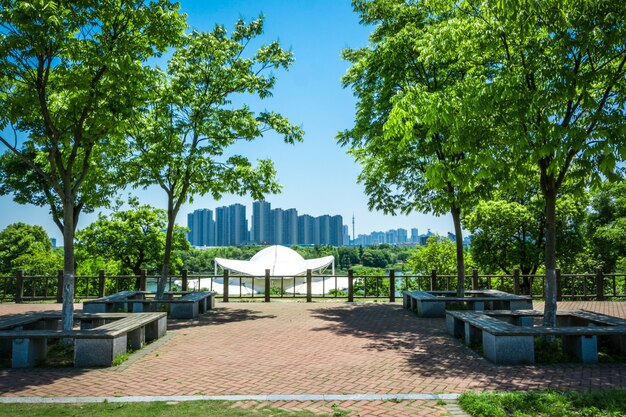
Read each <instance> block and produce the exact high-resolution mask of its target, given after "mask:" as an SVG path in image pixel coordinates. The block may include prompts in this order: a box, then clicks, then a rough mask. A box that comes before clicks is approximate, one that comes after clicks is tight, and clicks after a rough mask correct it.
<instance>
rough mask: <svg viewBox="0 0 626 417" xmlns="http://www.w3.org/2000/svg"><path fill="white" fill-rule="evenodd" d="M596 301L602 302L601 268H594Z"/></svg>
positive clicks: (602, 274)
mask: <svg viewBox="0 0 626 417" xmlns="http://www.w3.org/2000/svg"><path fill="white" fill-rule="evenodd" d="M596 300H598V301H602V300H604V272H602V268H596Z"/></svg>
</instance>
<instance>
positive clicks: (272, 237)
mask: <svg viewBox="0 0 626 417" xmlns="http://www.w3.org/2000/svg"><path fill="white" fill-rule="evenodd" d="M284 217H285V211H284V210H283V209H280V208H276V209H272V211H270V228H269V229H270V233H269V240H268V242H269V243H272V244H274V245H282V244H283V243H284V238H285V236H284V232H285V224H284Z"/></svg>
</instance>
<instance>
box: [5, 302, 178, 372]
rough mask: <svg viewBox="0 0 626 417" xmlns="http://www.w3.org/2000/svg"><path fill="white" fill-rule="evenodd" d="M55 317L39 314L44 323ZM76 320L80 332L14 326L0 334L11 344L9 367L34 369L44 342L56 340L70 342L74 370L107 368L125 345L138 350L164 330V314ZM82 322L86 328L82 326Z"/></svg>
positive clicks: (45, 347)
mask: <svg viewBox="0 0 626 417" xmlns="http://www.w3.org/2000/svg"><path fill="white" fill-rule="evenodd" d="M55 318H56V319H57V321H58V320H59V319H60V315H45V314H44V315H41V321H44V322H45V321H46V320H51V319H55ZM76 318H77V319H78V320H81V329H80V330H71V331H67V330H60V329H58V328H39V329H23V328H22V327H21V326H16V327H13V328H12V330H2V331H0V340H10V341H12V346H11V348H12V349H11V351H12V366H13V367H14V368H21V367H33V366H35V365H36V364H37V363H38V362H40V361H41V360H43V359H45V357H46V354H47V350H48V339H57V338H63V339H73V341H74V366H75V367H92V366H111V364H112V363H113V360H114V359H115V357H116V356H118V355H119V354H123V353H126V350H127V346H128V345H130V346H131V348H132V349H140V348H141V346H142V345H143V344H145V343H146V342H149V341H153V340H156V339H158V338H160V337H162V336H163V335H164V334H165V332H166V330H167V315H166V313H138V314H128V313H126V314H116V313H113V314H111V313H102V314H78V315H76ZM83 321H85V323H88V325H87V326H83ZM107 321H108V322H107ZM99 324H100V325H99ZM57 327H58V324H57Z"/></svg>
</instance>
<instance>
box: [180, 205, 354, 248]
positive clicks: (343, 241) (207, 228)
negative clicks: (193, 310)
mask: <svg viewBox="0 0 626 417" xmlns="http://www.w3.org/2000/svg"><path fill="white" fill-rule="evenodd" d="M187 228H188V229H189V232H188V233H187V240H188V241H189V242H190V243H191V245H192V246H199V247H201V246H239V245H243V244H270V245H272V244H273V245H332V246H343V245H347V244H349V243H350V237H349V236H348V235H347V234H346V232H347V229H346V226H345V225H344V224H343V218H342V216H340V215H332V216H331V215H329V214H323V215H321V216H317V217H313V216H311V215H309V214H301V215H298V210H297V209H295V208H289V209H282V208H280V207H276V208H272V206H271V204H270V203H268V202H267V201H255V202H253V203H252V214H251V217H250V220H248V217H247V215H246V206H244V205H242V204H232V205H230V206H222V207H216V208H215V217H214V216H213V210H211V209H209V208H201V209H196V210H194V211H193V212H190V213H187Z"/></svg>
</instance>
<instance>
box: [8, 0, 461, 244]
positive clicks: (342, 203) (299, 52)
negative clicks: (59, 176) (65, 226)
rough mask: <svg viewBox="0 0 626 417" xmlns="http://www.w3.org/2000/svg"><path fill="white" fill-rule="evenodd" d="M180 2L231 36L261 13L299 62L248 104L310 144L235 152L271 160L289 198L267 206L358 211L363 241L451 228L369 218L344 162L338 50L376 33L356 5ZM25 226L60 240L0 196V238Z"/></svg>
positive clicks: (263, 143)
mask: <svg viewBox="0 0 626 417" xmlns="http://www.w3.org/2000/svg"><path fill="white" fill-rule="evenodd" d="M180 3H181V8H182V11H183V12H185V13H187V14H188V22H189V25H190V26H191V27H192V28H194V29H198V30H206V31H208V30H211V29H212V28H213V26H214V25H215V24H222V25H225V26H226V28H227V29H231V28H232V27H233V25H234V24H235V22H236V21H237V20H238V19H239V18H243V19H245V20H246V21H249V20H252V19H255V18H257V17H258V16H259V14H263V15H264V16H265V31H264V34H263V35H262V37H261V38H260V41H261V42H263V43H268V42H271V41H273V40H275V39H278V40H279V41H280V42H281V45H282V46H283V47H284V48H287V49H291V50H292V51H293V53H294V56H295V59H296V61H295V62H294V64H293V65H292V67H291V68H290V69H289V70H288V71H278V72H276V76H277V83H276V87H275V89H274V94H273V97H271V98H269V99H266V100H263V101H261V102H257V101H254V102H251V103H250V104H251V106H252V107H253V108H256V109H258V110H263V109H268V110H273V111H276V112H279V113H281V114H283V115H285V116H287V117H288V118H289V120H290V121H291V122H292V123H294V124H297V125H300V126H302V128H303V129H304V131H305V138H304V142H302V143H299V144H296V145H286V144H284V143H283V142H282V141H281V140H280V139H279V138H278V137H277V136H274V135H272V134H267V135H266V136H265V137H263V138H261V139H259V140H257V141H254V142H246V143H243V144H240V145H236V146H235V147H233V148H232V152H233V153H237V154H242V155H245V156H247V157H249V158H251V159H253V160H254V159H260V158H270V159H272V160H273V161H274V164H275V166H276V169H277V171H278V179H279V182H280V183H281V184H282V185H283V191H282V193H281V194H279V195H274V196H268V197H267V198H266V200H267V201H269V202H270V203H271V204H272V207H280V208H284V209H287V208H292V207H293V208H296V209H298V212H299V213H300V214H311V215H313V216H318V215H321V214H331V215H335V214H340V215H342V216H343V218H344V223H345V224H351V220H350V219H351V217H352V214H353V213H354V216H355V218H356V233H357V234H364V233H370V232H372V231H375V230H376V231H385V230H388V229H392V228H398V227H403V228H406V229H410V228H412V227H417V228H418V229H419V231H420V233H422V232H426V230H427V229H428V228H430V229H431V230H432V231H433V232H437V233H440V234H443V233H446V232H447V231H449V230H452V229H453V227H452V219H451V218H448V216H445V217H440V218H436V217H434V216H431V215H426V214H420V213H415V214H412V215H409V216H386V215H383V214H382V213H381V212H370V211H369V210H368V209H367V197H366V196H365V194H364V193H363V186H362V185H360V184H357V182H356V178H357V176H358V174H359V167H358V165H357V164H355V163H354V161H353V159H352V157H350V156H349V155H346V149H345V148H341V147H339V146H338V145H337V144H336V142H335V139H334V138H335V136H336V134H337V132H339V131H341V130H344V129H347V128H350V127H351V126H352V123H353V119H354V109H355V99H354V97H353V96H352V92H351V90H350V89H343V88H342V86H341V82H340V79H341V76H342V75H343V74H344V73H345V72H346V70H347V69H348V64H347V63H346V62H344V61H343V60H342V59H341V50H342V49H344V48H348V47H350V48H358V47H362V46H365V45H367V37H368V35H369V33H370V32H371V28H367V27H363V26H361V25H359V21H358V15H357V14H355V13H354V12H353V11H352V7H351V4H350V0H182V1H180ZM0 151H4V149H0ZM132 193H133V194H134V195H137V196H138V197H139V198H140V200H141V201H142V202H145V203H148V204H152V205H154V206H156V207H161V208H164V207H165V205H166V204H165V203H166V200H165V196H164V195H163V194H162V192H161V191H160V190H159V189H156V188H155V189H148V190H145V191H144V190H133V191H132ZM233 203H242V204H245V205H246V206H247V207H248V209H247V211H248V217H249V216H250V214H251V213H250V212H251V203H252V200H251V199H250V198H242V197H238V196H229V195H226V196H224V197H223V198H222V200H220V201H214V200H213V199H212V198H211V197H210V196H205V197H199V196H196V197H195V198H194V202H193V204H190V205H189V204H188V205H186V206H184V207H183V208H182V209H181V213H180V215H179V218H178V223H179V224H181V225H183V226H186V218H187V216H186V214H187V213H188V212H190V211H193V210H194V209H197V208H209V209H214V208H215V207H219V206H222V205H230V204H233ZM95 217H96V215H95V214H88V215H84V216H83V217H82V218H81V222H80V223H79V228H80V227H81V226H84V225H86V224H88V223H89V222H91V221H93V220H94V219H95ZM18 221H22V222H26V223H31V224H40V225H42V226H44V227H45V228H46V230H47V231H48V233H50V234H51V236H53V237H56V238H57V239H59V240H61V239H60V237H61V234H60V232H59V231H58V229H57V228H56V226H55V225H54V223H53V222H52V220H51V219H50V216H49V214H48V210H47V209H46V208H39V207H34V206H20V205H17V204H15V203H13V201H12V199H11V197H9V196H4V197H0V230H1V229H3V228H4V227H6V226H7V225H8V224H11V223H14V222H18ZM350 233H351V234H352V227H351V226H350Z"/></svg>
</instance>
